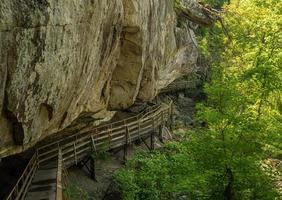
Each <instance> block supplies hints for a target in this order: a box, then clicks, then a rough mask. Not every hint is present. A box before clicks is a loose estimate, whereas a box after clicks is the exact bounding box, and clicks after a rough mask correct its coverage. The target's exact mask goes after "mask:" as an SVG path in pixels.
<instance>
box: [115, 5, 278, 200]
mask: <svg viewBox="0 0 282 200" xmlns="http://www.w3.org/2000/svg"><path fill="white" fill-rule="evenodd" d="M224 9H225V14H224V16H222V17H223V21H224V26H225V27H226V30H225V31H224V30H223V28H222V24H216V25H215V27H214V28H213V29H212V30H210V31H207V30H206V29H202V30H201V35H202V37H203V38H202V40H201V42H200V45H201V49H202V50H203V51H204V54H205V55H206V56H209V57H210V58H211V60H212V62H211V65H212V75H211V77H212V78H211V81H210V82H209V83H208V84H206V86H205V92H206V94H207V96H208V99H207V101H206V102H203V103H200V104H198V105H197V122H198V124H201V125H205V127H204V128H203V127H199V128H198V129H195V130H194V131H193V132H191V131H190V132H189V133H187V134H186V135H184V136H183V139H182V141H180V142H173V143H170V144H168V145H167V146H166V147H165V148H164V149H163V151H159V152H155V153H153V154H149V155H148V154H140V155H138V156H137V157H135V158H134V159H133V160H132V161H130V162H129V163H127V165H126V167H125V168H124V169H122V170H120V171H119V172H118V173H117V175H116V180H117V183H118V184H119V186H120V188H121V191H122V193H123V196H124V199H128V200H130V199H140V200H145V199H150V200H151V199H153V200H154V199H191V200H194V199H211V200H220V199H224V200H225V199H226V200H253V199H256V200H273V199H279V197H280V198H282V197H281V195H280V196H279V194H278V192H277V190H276V188H275V177H274V176H273V174H272V171H271V169H270V167H269V166H268V165H267V164H266V163H267V162H266V161H267V159H269V158H273V157H276V158H281V156H282V154H281V149H282V132H281V130H282V108H281V107H282V106H281V102H282V99H281V96H282V67H281V63H282V49H281V48H282V46H281V44H282V31H281V25H282V17H281V15H282V12H281V10H282V1H278V0H244V1H232V2H231V3H230V5H227V6H226V7H224ZM278 170H279V169H278Z"/></svg>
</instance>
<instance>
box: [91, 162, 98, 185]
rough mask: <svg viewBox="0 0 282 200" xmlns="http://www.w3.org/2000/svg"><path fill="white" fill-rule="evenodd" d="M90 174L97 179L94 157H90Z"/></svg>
mask: <svg viewBox="0 0 282 200" xmlns="http://www.w3.org/2000/svg"><path fill="white" fill-rule="evenodd" d="M90 176H91V178H92V179H93V180H94V181H97V179H96V170H95V160H94V159H93V158H90Z"/></svg>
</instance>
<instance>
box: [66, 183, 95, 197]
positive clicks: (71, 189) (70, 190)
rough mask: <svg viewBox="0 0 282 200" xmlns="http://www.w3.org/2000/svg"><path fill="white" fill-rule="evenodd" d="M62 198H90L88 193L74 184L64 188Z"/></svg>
mask: <svg viewBox="0 0 282 200" xmlns="http://www.w3.org/2000/svg"><path fill="white" fill-rule="evenodd" d="M63 192H64V198H65V199H66V200H77V199H80V200H90V199H91V198H90V197H89V195H88V193H87V192H85V191H84V190H83V189H81V188H80V187H78V186H76V185H68V186H67V187H65V188H64V191H63Z"/></svg>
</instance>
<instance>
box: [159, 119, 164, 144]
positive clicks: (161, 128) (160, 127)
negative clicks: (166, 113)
mask: <svg viewBox="0 0 282 200" xmlns="http://www.w3.org/2000/svg"><path fill="white" fill-rule="evenodd" d="M163 127H164V125H163V124H161V125H160V126H159V138H160V141H161V143H164V138H163Z"/></svg>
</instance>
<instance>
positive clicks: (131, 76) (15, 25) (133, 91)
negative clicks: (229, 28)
mask: <svg viewBox="0 0 282 200" xmlns="http://www.w3.org/2000/svg"><path fill="white" fill-rule="evenodd" d="M195 3H196V2H194V4H195ZM186 9H189V8H186ZM197 12H199V11H198V10H197ZM204 17H205V16H203V18H204ZM196 60H197V43H196V41H195V36H194V33H193V31H192V30H191V29H190V28H188V26H185V27H182V28H178V27H177V15H176V13H175V12H174V9H173V3H172V1H171V0H142V1H140V0H1V2H0V157H3V156H7V155H9V154H13V153H16V152H20V151H23V150H24V149H26V148H28V147H30V146H32V145H33V144H35V143H36V142H37V141H39V140H41V139H43V138H44V137H46V136H48V135H50V134H54V133H57V132H58V131H60V130H62V129H64V128H66V127H67V126H69V125H70V124H72V122H73V121H75V120H77V119H79V118H80V117H81V116H89V117H91V118H92V119H93V121H96V122H97V120H98V119H99V120H107V119H110V118H111V116H112V115H113V111H114V110H119V109H124V108H127V107H129V106H131V105H132V104H134V102H135V101H137V100H138V101H139V100H141V101H148V100H150V99H152V98H154V97H155V95H156V94H157V93H158V91H159V90H160V89H162V88H164V87H165V86H166V85H168V84H169V83H170V82H172V81H173V80H175V79H176V78H178V77H179V76H182V75H183V74H187V73H190V72H193V71H194V70H196Z"/></svg>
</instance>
